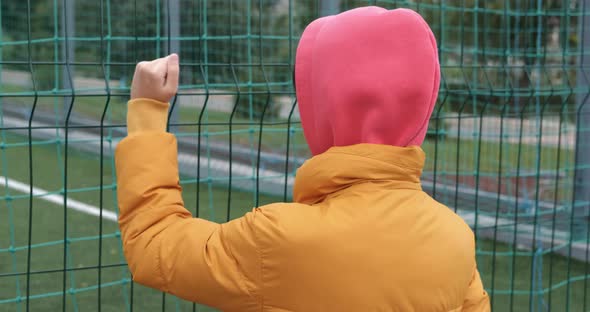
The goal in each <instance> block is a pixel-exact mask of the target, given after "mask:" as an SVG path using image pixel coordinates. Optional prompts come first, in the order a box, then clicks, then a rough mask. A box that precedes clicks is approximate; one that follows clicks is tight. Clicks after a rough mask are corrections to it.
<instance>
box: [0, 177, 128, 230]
mask: <svg viewBox="0 0 590 312" xmlns="http://www.w3.org/2000/svg"><path fill="white" fill-rule="evenodd" d="M0 181H2V182H0V185H4V186H5V187H8V188H11V189H13V190H17V191H19V192H23V193H29V192H30V190H31V189H30V186H29V184H25V183H22V182H18V181H15V180H13V179H9V178H7V177H3V176H0ZM48 193H49V191H46V190H44V189H40V188H37V187H33V196H34V197H37V198H39V199H42V200H44V201H48V202H50V203H53V204H57V205H62V204H63V203H64V197H63V196H61V195H58V194H48ZM67 204H68V208H69V209H72V210H76V211H80V212H82V213H85V214H88V215H91V216H97V217H100V208H98V207H95V206H92V205H88V204H85V203H83V202H80V201H77V200H74V199H71V198H68V202H67ZM102 217H103V218H104V219H106V220H109V221H113V222H116V221H117V214H116V213H114V212H112V211H110V210H106V209H103V210H102Z"/></svg>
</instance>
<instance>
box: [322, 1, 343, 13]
mask: <svg viewBox="0 0 590 312" xmlns="http://www.w3.org/2000/svg"><path fill="white" fill-rule="evenodd" d="M339 11H340V0H320V15H321V16H328V15H334V14H337V13H338V12H339Z"/></svg>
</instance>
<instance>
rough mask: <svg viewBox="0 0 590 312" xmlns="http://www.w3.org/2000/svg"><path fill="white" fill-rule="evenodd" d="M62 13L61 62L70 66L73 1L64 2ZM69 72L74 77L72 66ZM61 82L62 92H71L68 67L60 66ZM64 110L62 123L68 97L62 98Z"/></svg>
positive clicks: (73, 16)
mask: <svg viewBox="0 0 590 312" xmlns="http://www.w3.org/2000/svg"><path fill="white" fill-rule="evenodd" d="M61 10H62V12H61V15H62V18H61V25H62V27H61V37H62V39H63V43H62V47H63V49H62V56H63V62H64V63H69V64H72V63H73V62H74V60H75V52H76V47H75V42H76V41H75V40H73V39H72V38H74V37H75V36H76V33H75V31H76V11H75V10H76V7H75V1H64V5H62V8H61ZM66 40H69V41H70V42H69V43H68V44H66ZM70 70H71V72H70V73H71V74H72V76H75V75H74V67H73V66H72V65H70ZM61 75H62V76H61V81H62V85H61V89H62V90H71V89H72V88H73V87H74V86H72V84H71V83H70V77H69V75H70V74H69V73H68V66H67V65H62V70H61ZM73 80H74V77H71V81H73ZM63 102H64V110H63V114H62V121H64V120H65V118H66V114H67V112H68V110H69V107H68V106H69V105H70V103H71V102H72V98H71V97H69V96H64V101H63Z"/></svg>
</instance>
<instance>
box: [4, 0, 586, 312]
mask: <svg viewBox="0 0 590 312" xmlns="http://www.w3.org/2000/svg"><path fill="white" fill-rule="evenodd" d="M366 5H378V6H382V7H385V8H389V9H394V8H400V7H405V8H411V9H414V10H416V11H418V12H419V13H420V14H421V15H422V16H423V17H424V18H425V19H426V20H427V22H428V23H429V24H430V26H431V28H432V30H433V32H434V34H435V36H436V39H437V42H438V46H439V56H440V62H441V66H442V81H441V89H440V94H439V98H438V103H437V106H436V108H435V111H434V113H433V116H432V119H431V122H430V126H429V130H428V138H427V141H426V142H425V144H424V146H423V148H424V150H425V151H426V153H427V163H426V167H425V170H424V174H423V187H424V189H425V190H426V191H427V192H428V193H429V194H431V195H432V196H434V197H435V198H436V199H437V200H439V201H441V202H442V203H444V204H446V205H447V206H448V207H449V208H450V209H453V210H454V211H456V212H457V213H458V214H459V215H460V216H462V217H463V218H464V219H465V221H466V222H467V223H468V224H469V225H470V226H472V228H473V229H474V231H475V233H476V235H477V256H478V264H479V270H480V272H481V274H482V278H483V280H484V284H485V286H486V289H487V290H488V292H489V294H490V295H491V297H492V304H493V310H494V311H550V310H552V311H588V310H590V302H589V300H588V299H587V298H588V291H589V289H588V276H589V275H588V273H589V265H588V263H589V262H588V260H589V249H588V243H589V238H590V231H589V228H588V216H589V211H588V209H589V207H590V143H589V142H588V141H589V138H590V137H589V136H588V133H589V131H590V128H589V127H590V114H589V110H590V109H589V108H588V105H586V103H587V102H588V97H589V95H590V84H589V79H590V28H589V27H590V0H569V1H568V0H562V1H558V0H545V1H541V0H511V1H508V0H487V1H483V0H481V1H478V0H448V1H444V0H425V1H418V0H415V1H410V0H407V1H394V0H387V1H386V0H381V1H375V0H372V1H371V0H133V1H111V0H77V1H74V0H35V1H31V0H28V1H21V0H1V1H0V79H1V81H0V310H2V311H28V310H32V311H59V310H63V311H66V310H67V311H132V310H137V311H155V310H162V311H164V310H167V311H210V310H211V309H209V308H207V307H203V306H199V305H194V304H192V303H188V302H184V301H181V300H179V299H177V298H175V297H172V296H167V295H164V294H161V293H159V292H156V291H154V290H150V289H147V288H145V287H143V286H140V285H137V284H134V283H133V282H132V281H131V276H130V274H129V271H128V270H127V267H126V263H125V259H124V257H123V254H122V250H121V240H120V233H119V232H118V228H117V224H116V214H117V205H116V193H115V191H116V177H115V171H114V160H113V152H114V148H115V146H116V144H117V143H118V142H119V141H120V140H121V139H122V138H123V137H124V136H125V134H126V132H125V118H126V117H125V115H126V102H127V100H128V99H129V86H130V83H131V78H132V75H133V71H134V68H135V64H136V63H137V62H139V61H142V60H150V59H154V58H158V57H162V56H165V55H167V54H169V53H171V52H176V53H178V54H179V55H180V59H181V87H180V90H179V92H178V94H177V96H176V97H175V98H174V100H173V101H172V106H171V110H170V113H169V115H170V122H169V131H171V132H173V133H175V134H176V135H177V137H178V139H179V163H180V167H181V168H180V169H181V175H182V177H181V183H182V185H183V188H184V193H183V196H184V199H185V204H186V207H187V208H188V209H189V210H191V212H193V213H194V215H195V216H198V217H202V218H206V219H210V220H215V221H218V222H224V221H227V220H230V219H232V218H235V217H239V216H241V215H243V214H244V213H245V212H247V211H249V210H251V209H252V208H253V207H257V206H260V205H264V204H267V203H271V202H276V201H289V200H291V194H292V186H293V179H294V177H295V172H296V169H297V168H298V167H299V166H300V165H301V164H302V163H303V162H304V161H305V159H307V158H309V157H310V154H309V151H308V149H307V146H306V144H305V140H304V137H303V134H302V131H301V126H300V123H299V117H298V110H297V102H296V99H295V97H294V92H293V82H292V77H293V74H292V72H293V64H294V55H295V51H296V48H297V43H298V39H299V36H300V34H301V32H302V31H303V29H304V27H305V26H306V25H307V24H308V23H310V22H311V21H312V20H314V19H316V18H318V17H320V16H325V15H332V14H337V13H339V12H342V11H344V10H348V9H351V8H355V7H359V6H366ZM392 282H393V281H392ZM194 291H195V292H197V291H199V290H198V289H195V290H194Z"/></svg>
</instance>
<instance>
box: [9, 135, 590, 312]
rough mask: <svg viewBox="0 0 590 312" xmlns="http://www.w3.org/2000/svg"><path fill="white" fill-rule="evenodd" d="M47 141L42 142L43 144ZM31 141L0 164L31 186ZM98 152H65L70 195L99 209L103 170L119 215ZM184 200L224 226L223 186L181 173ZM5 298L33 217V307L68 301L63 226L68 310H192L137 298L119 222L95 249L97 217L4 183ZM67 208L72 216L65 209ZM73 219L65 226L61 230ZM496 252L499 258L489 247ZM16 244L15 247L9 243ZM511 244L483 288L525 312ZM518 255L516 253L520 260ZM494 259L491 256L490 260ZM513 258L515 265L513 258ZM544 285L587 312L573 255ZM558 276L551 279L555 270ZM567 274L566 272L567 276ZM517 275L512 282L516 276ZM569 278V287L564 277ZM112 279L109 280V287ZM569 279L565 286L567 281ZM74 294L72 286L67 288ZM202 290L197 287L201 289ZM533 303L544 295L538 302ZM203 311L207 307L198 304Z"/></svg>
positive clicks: (51, 150) (153, 294)
mask: <svg viewBox="0 0 590 312" xmlns="http://www.w3.org/2000/svg"><path fill="white" fill-rule="evenodd" d="M2 142H3V143H5V144H14V143H23V142H26V138H24V137H21V136H16V135H11V134H8V133H7V132H5V131H4V132H3V133H2ZM39 143H41V142H39ZM28 155H29V154H28V147H27V146H26V145H24V146H18V147H17V146H14V145H12V146H11V145H9V147H7V148H4V149H2V150H0V165H1V166H0V169H1V170H2V171H1V174H2V175H6V176H8V177H10V178H13V179H16V180H18V181H21V182H24V183H28V182H29V178H28V176H29V162H28ZM64 157H65V154H64V150H63V148H62V147H60V146H58V145H56V144H54V143H52V142H49V143H48V144H45V145H44V144H39V145H34V147H33V164H32V170H33V182H34V185H35V186H37V187H40V188H44V189H46V190H50V191H59V190H61V189H62V188H63V182H64V181H63V179H62V177H63V170H64V168H63V164H64ZM99 160H100V159H99V158H97V157H95V156H93V155H89V154H85V153H81V152H78V151H76V150H74V149H70V150H69V151H68V181H67V184H68V196H69V197H70V198H73V199H76V200H80V201H82V202H85V203H88V204H91V205H95V206H99V205H100V193H99V190H98V189H99V188H100V176H101V174H102V176H103V184H102V185H103V189H104V192H103V194H102V199H103V208H104V209H107V210H111V211H114V210H115V209H116V208H115V207H116V204H115V202H116V201H115V194H114V188H113V183H114V172H113V170H114V169H113V160H112V158H110V157H105V158H104V159H103V160H104V168H103V171H102V173H101V171H100V166H99V164H100V162H99ZM183 186H184V193H183V196H184V199H185V204H186V206H187V208H188V209H189V210H191V211H193V212H195V210H196V208H197V205H198V207H199V212H200V216H201V217H204V218H208V219H213V220H216V221H219V222H222V221H224V220H226V219H227V215H226V211H227V203H228V194H227V189H226V188H225V187H219V186H217V185H213V184H207V183H203V184H201V188H200V194H199V195H200V198H199V202H198V203H197V196H196V195H197V190H196V184H195V183H192V182H188V180H184V179H183ZM0 192H1V193H0V220H2V221H0V222H1V223H0V224H1V225H0V233H1V234H0V250H2V252H0V302H2V301H6V300H10V299H13V298H16V297H18V296H20V297H21V298H22V297H23V296H24V295H25V285H26V276H25V275H17V276H7V275H6V274H10V273H15V272H17V273H19V272H26V263H27V250H26V246H27V245H28V230H29V221H28V220H29V217H31V218H32V219H31V220H32V223H31V225H32V244H33V246H34V248H33V249H32V260H31V271H33V272H43V271H47V272H45V273H38V274H32V275H31V276H30V283H31V284H30V285H31V294H32V295H33V296H39V295H44V294H52V295H51V296H48V297H44V298H36V299H33V300H32V301H31V306H30V308H31V309H32V310H33V311H36V310H49V311H54V310H60V309H61V307H62V298H63V297H62V294H61V291H62V288H63V281H64V273H63V268H64V244H63V240H64V231H65V230H67V238H68V239H69V243H68V244H67V247H68V250H67V253H66V254H65V255H66V258H65V262H66V268H67V270H68V271H67V273H66V274H65V282H66V291H67V292H68V293H67V295H66V297H65V298H66V305H67V308H68V310H74V311H75V310H81V311H95V310H97V309H98V305H99V304H100V306H101V309H102V311H121V310H123V309H124V307H126V306H129V305H130V304H131V302H133V307H134V309H135V310H137V311H152V310H157V309H162V305H164V306H165V307H166V310H169V311H170V310H183V311H184V310H190V308H191V307H192V304H190V303H186V302H183V301H180V300H177V299H176V298H173V297H171V296H166V297H165V299H164V298H163V296H162V294H161V293H159V292H157V291H154V290H151V289H148V288H145V287H143V286H140V285H134V286H133V296H131V295H130V293H131V288H130V284H129V283H128V282H126V281H127V279H128V278H129V272H128V270H127V268H126V266H124V258H123V254H122V252H121V244H120V240H119V237H118V235H117V233H118V232H117V225H116V224H115V223H114V222H110V221H104V222H103V224H102V234H103V239H102V252H101V253H100V254H99V240H98V239H97V236H98V235H99V233H100V223H99V219H98V218H97V217H93V216H89V215H86V214H83V213H80V212H76V211H73V210H67V211H65V210H64V209H63V207H62V206H59V205H54V204H50V203H48V202H46V201H43V200H41V199H39V198H36V199H34V200H33V210H32V211H33V215H32V216H30V215H29V211H30V210H29V200H28V194H23V193H17V192H14V191H13V190H9V189H0ZM275 200H276V199H275V198H272V197H266V196H263V197H261V203H262V204H264V203H270V202H273V201H275ZM253 205H254V194H253V193H252V192H243V191H233V192H232V194H231V215H230V218H235V217H238V216H240V215H242V214H244V213H245V212H246V211H249V210H250V209H251V208H252V207H253ZM66 213H67V217H64V215H65V214H66ZM64 221H65V224H67V229H66V227H65V226H64ZM494 245H495V248H496V249H497V250H496V254H495V256H494V255H492V254H491V251H492V250H493V249H494ZM11 246H12V247H15V248H16V250H15V251H14V252H10V251H9V250H10V247H11ZM512 251H513V249H512V246H508V245H505V244H502V243H494V242H492V241H487V240H482V241H479V242H478V263H479V268H480V272H481V274H482V278H483V280H484V283H485V285H486V287H488V288H489V287H491V285H492V284H491V283H492V277H495V278H494V283H495V284H494V291H491V290H490V293H493V294H494V297H493V302H494V307H495V310H496V311H507V310H509V306H510V296H509V295H508V293H509V292H510V290H511V288H512V285H514V286H513V288H514V290H515V291H516V293H515V295H514V298H513V299H514V301H513V306H514V310H515V311H528V310H529V299H530V295H529V291H530V288H531V276H530V273H531V266H532V264H533V259H534V258H533V257H532V252H527V251H519V250H517V253H516V254H515V253H513V252H512ZM99 257H100V259H101V264H100V265H101V266H102V269H101V275H102V276H101V280H100V283H101V284H103V285H107V286H105V287H103V288H102V298H101V300H100V303H99V300H98V290H97V289H96V288H95V287H96V285H98V284H99V282H98V274H99V273H98V272H99V270H98V268H97V267H98V265H99V263H98V261H99ZM514 257H516V258H514ZM494 258H495V262H494ZM513 259H515V266H512V261H513ZM542 260H543V261H542V267H543V278H542V281H543V283H542V285H543V287H544V288H545V289H550V287H555V288H554V289H552V290H551V291H550V292H548V293H546V294H545V295H544V296H543V299H544V300H545V302H548V300H549V294H551V297H552V302H551V310H555V311H562V310H564V307H565V304H566V292H567V288H568V287H570V290H571V291H570V302H571V306H570V308H571V311H581V310H582V308H583V306H582V303H583V298H584V295H585V285H584V280H585V276H586V272H587V267H586V265H585V264H583V263H580V262H577V261H573V260H572V261H570V260H569V259H567V258H563V257H559V256H555V255H551V254H549V255H544V256H543V257H542ZM551 267H552V268H553V269H552V280H551V284H549V270H550V268H551ZM568 271H569V275H568ZM513 275H514V284H512V282H511V281H512V276H513ZM568 281H569V283H568ZM109 283H111V284H112V285H110V284H109ZM568 285H569V286H568ZM70 291H71V292H70ZM195 291H198V290H195ZM534 299H535V300H534V302H537V299H538V298H534ZM0 310H3V311H24V302H5V303H1V304H0ZM198 310H199V311H209V310H210V309H208V308H205V307H199V309H198Z"/></svg>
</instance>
